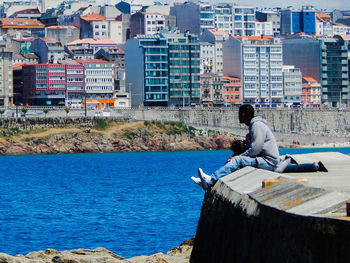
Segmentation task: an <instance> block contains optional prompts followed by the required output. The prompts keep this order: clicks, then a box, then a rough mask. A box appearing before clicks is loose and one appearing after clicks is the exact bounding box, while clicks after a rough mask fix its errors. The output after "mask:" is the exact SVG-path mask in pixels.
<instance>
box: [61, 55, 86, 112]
mask: <svg viewBox="0 0 350 263" xmlns="http://www.w3.org/2000/svg"><path fill="white" fill-rule="evenodd" d="M59 63H60V64H63V65H65V70H66V71H65V73H66V96H65V105H66V107H69V108H72V109H81V108H83V106H84V104H85V89H84V87H85V83H84V80H85V75H84V66H83V65H81V64H80V63H78V62H76V61H74V60H62V61H59Z"/></svg>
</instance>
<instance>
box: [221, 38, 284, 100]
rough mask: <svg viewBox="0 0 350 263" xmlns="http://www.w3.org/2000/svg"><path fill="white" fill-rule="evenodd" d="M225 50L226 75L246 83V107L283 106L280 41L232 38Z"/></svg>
mask: <svg viewBox="0 0 350 263" xmlns="http://www.w3.org/2000/svg"><path fill="white" fill-rule="evenodd" d="M223 49H224V75H225V76H232V77H237V78H239V79H241V80H242V100H243V102H244V103H252V104H259V105H261V106H278V105H281V103H282V101H283V73H282V43H281V41H280V39H279V38H272V37H267V36H261V37H254V36H250V37H249V36H246V37H232V36H230V37H229V39H228V40H226V41H225V42H224V48H223Z"/></svg>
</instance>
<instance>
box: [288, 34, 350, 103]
mask: <svg viewBox="0 0 350 263" xmlns="http://www.w3.org/2000/svg"><path fill="white" fill-rule="evenodd" d="M348 46H349V40H347V39H346V38H345V39H344V38H343V37H339V36H337V37H334V38H331V37H326V38H324V37H320V38H317V39H315V38H311V37H308V38H295V39H284V40H283V62H284V63H285V64H288V65H295V67H297V68H300V69H301V71H302V73H303V75H304V76H308V77H312V78H314V79H315V80H316V81H317V82H319V83H320V84H321V86H322V95H321V100H322V104H323V105H324V106H328V107H348V105H349V95H350V89H349V68H348V64H349V62H348Z"/></svg>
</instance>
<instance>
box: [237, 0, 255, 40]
mask: <svg viewBox="0 0 350 263" xmlns="http://www.w3.org/2000/svg"><path fill="white" fill-rule="evenodd" d="M232 11H233V12H232V26H233V29H234V31H233V35H235V36H254V35H255V10H254V7H249V6H233V8H232Z"/></svg>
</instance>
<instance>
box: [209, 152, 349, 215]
mask: <svg viewBox="0 0 350 263" xmlns="http://www.w3.org/2000/svg"><path fill="white" fill-rule="evenodd" d="M292 157H293V158H294V159H295V160H296V161H297V162H298V163H304V162H305V163H309V162H318V161H321V162H322V163H323V164H324V166H325V167H326V168H327V170H328V172H314V173H290V174H281V173H275V172H271V171H267V170H262V169H257V168H254V167H245V168H243V169H240V170H238V171H236V172H234V173H232V174H229V175H227V176H225V177H223V178H221V179H220V180H219V181H218V182H217V183H216V184H215V186H214V187H213V189H212V190H213V191H216V192H217V193H218V194H220V195H222V196H223V197H224V198H227V199H229V200H230V201H232V200H236V199H237V198H238V199H239V198H244V196H248V198H251V199H253V200H255V201H256V202H257V203H260V204H261V205H266V206H270V207H274V208H276V209H280V210H283V211H286V212H288V213H293V214H298V215H303V216H320V217H331V218H336V219H342V220H350V217H346V201H347V200H349V199H350V156H348V155H344V154H341V153H333V152H329V153H312V154H301V155H293V156H292ZM294 178H299V179H300V178H303V179H307V181H308V182H307V183H300V182H296V181H294V180H293V179H294ZM267 179H270V180H271V179H285V180H283V181H281V182H278V183H275V184H273V185H270V186H266V187H263V186H262V182H263V181H264V180H267ZM253 210H254V208H253ZM252 213H254V211H252Z"/></svg>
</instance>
